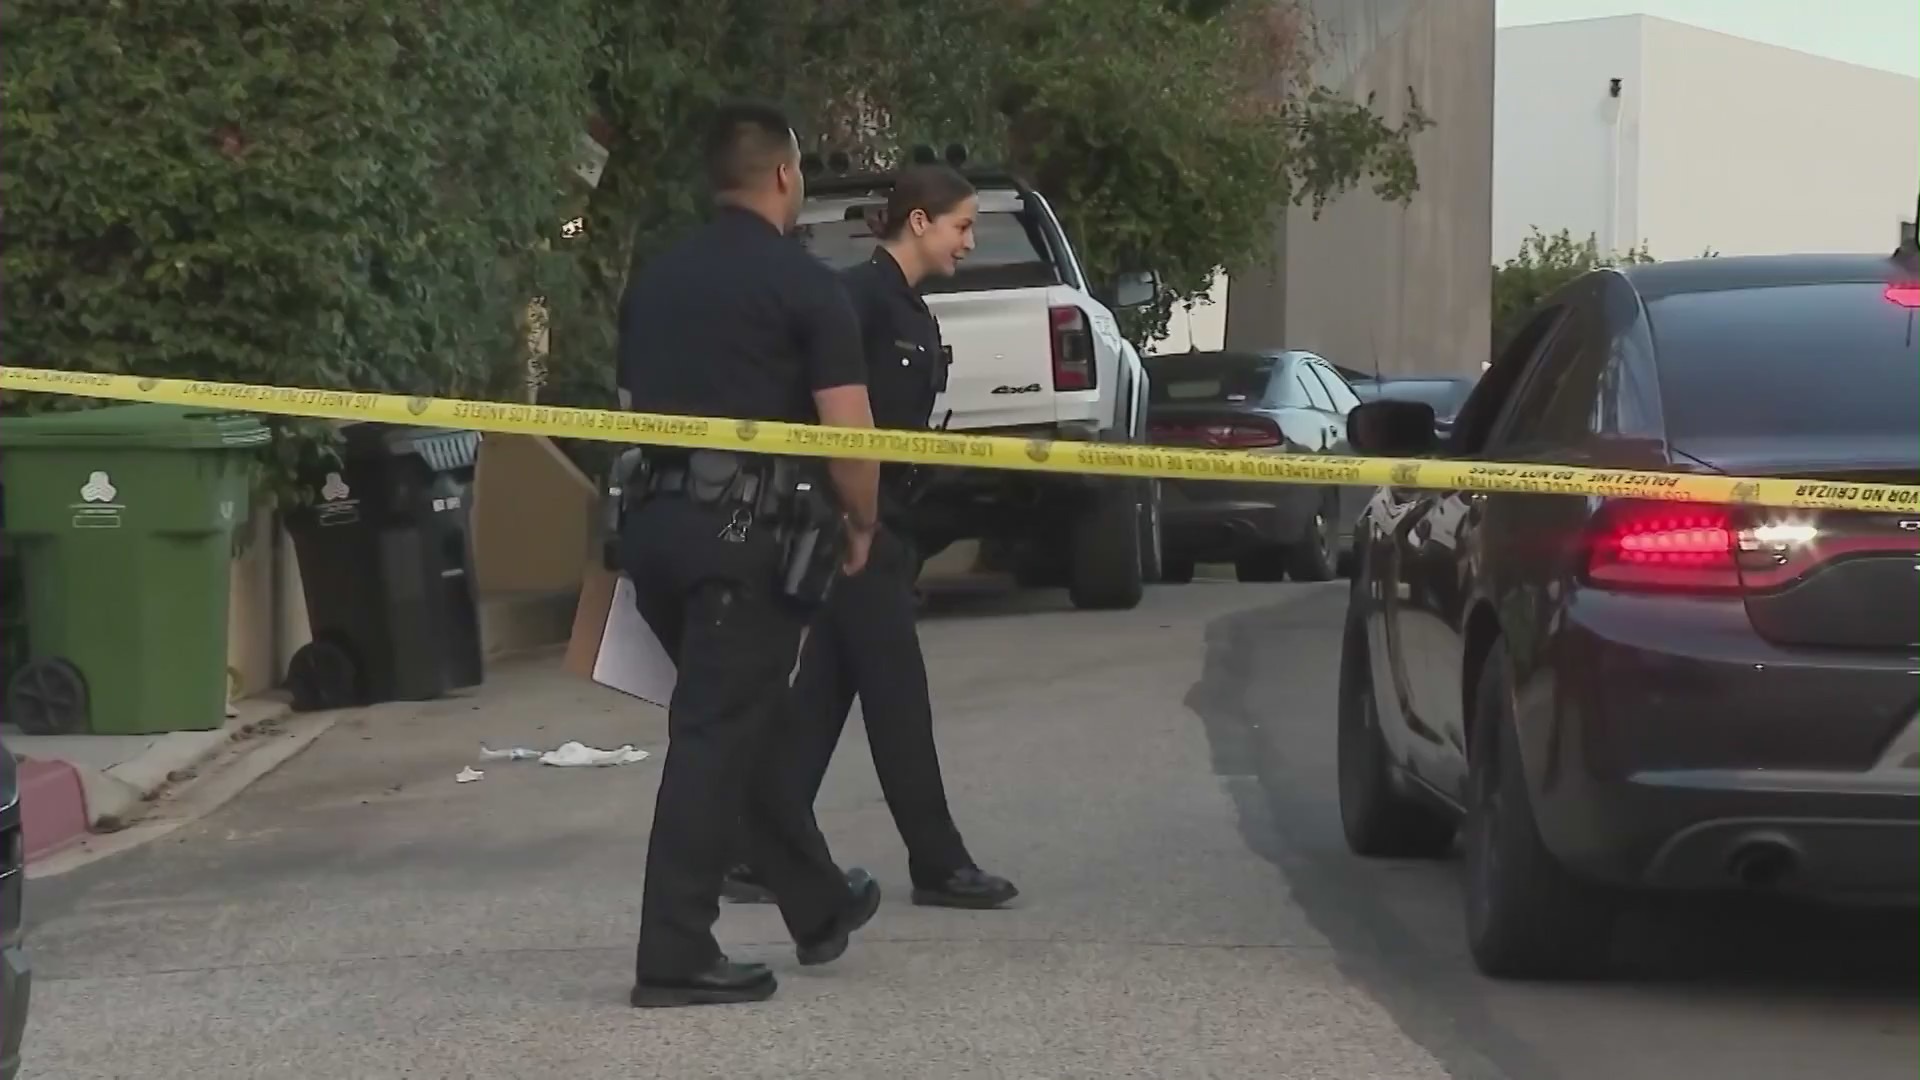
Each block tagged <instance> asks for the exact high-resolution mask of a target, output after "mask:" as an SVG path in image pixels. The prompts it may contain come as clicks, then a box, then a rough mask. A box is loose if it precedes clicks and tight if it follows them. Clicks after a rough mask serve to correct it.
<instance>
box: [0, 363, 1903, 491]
mask: <svg viewBox="0 0 1920 1080" xmlns="http://www.w3.org/2000/svg"><path fill="white" fill-rule="evenodd" d="M0 390H18V391H25V392H30V393H44V394H68V395H74V396H79V397H89V398H105V399H111V400H117V401H151V402H160V403H165V404H171V405H189V406H201V407H211V408H220V409H232V410H235V411H242V412H254V413H268V414H273V415H277V416H301V417H310V418H316V419H326V420H349V421H353V420H358V421H377V422H380V423H389V424H417V425H424V426H427V427H443V428H457V429H466V430H472V431H495V432H505V433H509V434H517V435H550V436H556V437H560V438H568V439H588V440H594V441H599V442H615V443H628V444H634V443H645V444H648V445H655V446H678V447H696V448H708V449H718V450H741V451H747V452H752V453H769V454H792V455H798V456H804V457H859V458H868V459H872V460H879V461H891V462H905V463H909V464H915V465H934V466H956V467H965V468H982V469H1017V470H1022V471H1026V472H1051V473H1091V474H1100V475H1106V476H1139V477H1159V478H1164V479H1170V480H1175V479H1177V480H1240V481H1257V482H1264V483H1276V484H1315V485H1352V486H1359V487H1380V486H1393V487H1403V488H1425V489H1429V490H1472V491H1524V492H1547V493H1555V494H1565V495H1603V496H1604V495H1611V496H1626V497H1632V498H1651V499H1669V500H1684V501H1697V502H1710V503H1744V504H1750V505H1755V506H1777V507H1796V508H1805V509H1838V510H1867V511H1880V512H1888V513H1892V512H1907V511H1913V510H1915V509H1917V508H1920V486H1914V485H1906V484H1854V483H1832V482H1826V481H1818V480H1795V479H1783V478H1779V477H1740V476H1707V475H1701V474H1698V473H1667V472H1641V471H1626V470H1619V469H1588V468H1578V467H1575V466H1571V465H1528V464H1520V463H1513V462H1491V461H1486V462H1483V461H1435V460H1431V459H1421V460H1417V461H1413V460H1402V459H1395V458H1361V457H1338V456H1331V455H1321V454H1289V453H1265V452H1260V451H1247V450H1190V449H1181V448H1172V447H1161V446H1130V445H1118V444H1113V443H1089V442H1055V441H1051V440H1046V439H1018V438H1010V437H1007V436H996V435H960V434H953V433H946V432H904V431H860V430H851V429H846V428H828V427H818V426H814V425H810V424H783V423H772V422H767V421H753V420H724V419H715V418H712V417H691V416H660V415H655V414H650V413H631V412H617V411H609V410H604V409H571V408H562V407H558V406H546V405H517V404H512V403H508V402H497V401H458V400H452V399H447V398H431V397H404V396H401V395H396V394H360V393H350V392H346V391H337V390H301V389H295V388H292V387H284V386H253V385H249V384H245V383H220V382H203V381H197V380H191V379H146V378H140V377H138V376H134V375H105V374H97V373H94V372H83V371H49V370H45V369H41V368H20V367H0Z"/></svg>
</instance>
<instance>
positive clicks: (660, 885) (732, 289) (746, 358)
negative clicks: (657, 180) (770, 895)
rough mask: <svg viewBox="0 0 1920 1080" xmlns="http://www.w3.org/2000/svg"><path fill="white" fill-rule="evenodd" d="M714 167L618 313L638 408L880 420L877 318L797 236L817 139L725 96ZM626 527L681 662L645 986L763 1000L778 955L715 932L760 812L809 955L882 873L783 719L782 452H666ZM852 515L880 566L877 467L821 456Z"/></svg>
mask: <svg viewBox="0 0 1920 1080" xmlns="http://www.w3.org/2000/svg"><path fill="white" fill-rule="evenodd" d="M706 168H707V174H708V179H709V181H710V183H711V185H712V188H713V194H714V197H715V201H716V202H717V203H718V209H717V212H716V214H715V216H714V218H713V220H712V221H711V222H709V223H708V224H707V225H705V226H703V227H701V228H698V229H696V230H694V231H693V232H692V233H690V234H689V235H687V236H686V237H684V238H682V239H681V240H680V241H679V242H678V243H677V244H675V245H674V246H673V247H672V248H670V249H669V250H668V251H666V252H665V253H664V254H662V255H660V256H659V257H658V258H656V259H654V260H652V261H651V262H650V263H648V264H647V265H646V266H645V267H644V269H642V270H641V272H640V273H639V274H638V276H637V277H636V279H635V280H634V281H633V282H632V284H631V285H630V287H629V289H628V292H627V297H626V300H625V306H626V311H625V312H623V318H622V319H621V326H622V335H621V336H622V340H621V342H620V386H621V390H622V399H623V401H624V402H625V403H626V404H627V406H628V407H629V408H632V409H635V410H638V411H641V412H652V413H670V414H676V415H688V416H722V417H732V418H738V419H741V420H777V421H796V422H806V423H815V422H818V423H825V424H829V425H833V426H836V427H848V428H862V427H871V426H872V424H873V419H872V412H871V407H870V405H869V403H868V400H867V391H866V386H865V383H866V370H865V365H864V364H863V363H862V361H861V351H860V337H859V327H858V324H857V323H856V322H855V319H854V315H853V312H852V310H851V308H850V307H849V305H848V302H847V299H846V294H845V291H844V290H843V289H842V288H841V286H840V284H839V282H838V281H837V280H836V279H835V277H834V275H833V274H832V273H831V272H830V271H828V270H827V269H826V268H824V267H823V266H821V265H820V264H819V263H817V262H816V261H815V260H813V259H812V258H811V257H810V256H808V254H807V253H806V252H805V251H803V250H802V249H801V248H800V247H799V246H798V245H796V244H794V243H792V242H791V241H789V240H788V239H786V238H785V236H784V234H785V233H787V232H788V231H789V230H791V229H792V227H793V224H794V221H795V218H796V216H797V215H798V213H799V207H800V202H801V199H802V197H803V186H802V183H803V182H802V180H801V177H800V151H799V146H798V143H797V141H796V140H795V137H794V133H793V129H792V127H791V126H790V125H789V124H788V122H787V120H786V118H785V117H784V116H783V115H782V114H781V113H780V111H779V110H777V109H774V108H772V107H770V106H764V105H758V104H753V103H736V104H732V105H728V106H726V107H724V108H722V109H721V110H720V112H719V114H718V116H717V117H716V119H715V121H714V124H713V127H712V129H711V131H710V133H709V135H708V139H707V146H706ZM647 461H648V466H647V468H646V471H645V475H644V476H642V477H639V478H638V479H637V485H636V486H637V487H638V489H639V492H638V499H637V501H636V504H635V505H634V506H633V508H632V510H631V511H630V512H629V514H628V515H627V519H626V521H625V522H624V523H623V526H622V530H621V534H622V536H621V545H622V561H623V563H624V564H625V569H626V571H627V573H628V575H629V576H630V577H631V578H632V580H633V583H634V588H635V593H636V595H637V597H638V601H639V607H640V613H641V615H642V616H643V617H644V618H645V619H646V621H647V623H648V625H649V626H650V627H651V628H652V630H653V632H654V633H655V634H656V635H657V636H658V637H659V639H660V641H661V643H662V644H663V645H664V646H665V647H666V649H667V652H668V654H669V655H670V656H671V657H672V658H673V660H674V662H675V664H676V666H677V669H678V681H677V683H676V685H675V687H674V692H673V700H672V705H671V708H670V709H669V710H668V718H667V724H668V735H669V739H670V744H669V746H668V750H667V756H666V762H665V765H664V767H663V771H662V773H661V778H660V793H659V798H658V801H657V803H656V804H655V807H654V821H653V835H652V839H651V840H650V842H649V844H648V848H647V875H646V886H645V894H644V898H643V900H642V905H641V918H640V944H639V949H638V952H637V955H636V963H635V968H636V975H637V979H636V984H635V987H634V991H633V997H632V1000H633V1004H634V1005H636V1006H640V1007H654V1006H673V1005H693V1004H718V1003H727V1002H740V1001H759V1000H764V999H765V998H766V997H768V996H769V995H771V994H772V993H773V992H774V990H775V982H774V978H773V975H772V973H771V972H770V971H768V970H767V968H766V967H765V966H763V965H759V964H737V963H732V962H730V961H729V960H728V959H727V958H726V957H725V956H724V955H723V954H722V953H721V951H720V948H719V945H718V944H717V943H716V942H715V941H714V938H713V930H712V928H713V922H714V919H715V918H716V917H717V915H718V905H719V892H720V882H721V877H722V875H723V873H724V872H725V869H726V863H727V853H728V851H729V849H730V848H731V847H732V842H733V841H734V839H735V837H734V830H735V823H736V822H737V821H741V820H744V822H745V825H746V829H745V831H746V833H747V837H746V839H747V843H748V849H749V851H750V852H751V853H752V858H753V860H754V864H755V865H756V866H759V867H761V868H762V870H763V872H764V873H765V874H766V875H767V877H768V879H769V881H771V882H772V883H773V884H774V885H775V887H776V888H777V889H778V890H779V894H780V907H781V915H782V916H783V917H784V919H785V921H786V924H787V929H788V931H789V932H790V933H791V934H792V935H793V939H794V941H795V943H796V945H797V948H798V953H799V958H800V962H801V963H803V964H816V963H825V962H827V961H830V960H833V959H835V958H837V957H838V956H839V955H840V954H841V953H843V952H844V951H846V947H847V939H848V935H849V934H850V933H851V932H852V931H854V930H856V929H858V928H859V927H860V926H862V925H864V924H865V923H866V922H867V920H869V919H871V918H872V917H873V913H874V910H875V909H876V908H877V907H878V906H879V903H880V890H879V886H878V885H877V884H875V883H874V881H873V879H872V878H871V877H870V876H868V875H867V874H866V873H865V871H861V870H851V871H848V872H847V873H845V874H844V875H843V874H842V873H841V871H840V870H839V868H837V867H836V866H835V865H834V863H833V860H832V857H831V855H830V854H829V853H828V851H827V846H826V842H825V840H824V839H822V837H821V836H820V831H819V828H818V826H817V825H816V824H815V823H814V819H813V813H812V807H811V802H810V798H809V792H808V790H807V783H806V780H805V778H804V777H801V776H798V775H796V774H795V773H794V770H792V769H791V768H790V767H789V765H788V763H790V762H791V761H793V760H794V759H795V748H794V747H793V746H792V745H787V743H790V741H791V740H790V738H789V737H790V736H792V735H793V734H794V733H793V732H791V731H790V730H783V729H782V728H778V727H775V726H774V721H775V719H776V713H777V712H778V710H779V708H780V706H781V702H782V699H783V697H784V696H785V694H786V692H787V689H788V681H789V676H790V673H791V672H792V670H793V667H794V664H795V660H796V654H797V652H798V650H799V646H800V641H801V638H802V633H803V629H804V627H805V622H806V615H805V613H804V612H801V611H799V610H796V609H795V608H794V607H792V606H790V605H788V604H786V603H785V602H784V601H783V599H782V598H781V597H780V596H779V595H778V593H777V589H776V576H777V574H778V572H779V570H780V567H781V563H782V551H781V546H780V544H779V542H778V533H779V530H780V526H781V523H780V522H779V521H769V520H765V519H764V514H765V511H764V506H765V504H764V502H761V501H756V498H755V496H754V495H753V494H751V493H754V492H762V493H764V492H765V491H766V490H767V489H768V488H769V486H770V485H771V484H772V483H773V480H772V477H773V475H774V469H775V467H776V462H775V459H773V458H770V457H763V456H748V455H733V454H724V453H719V452H714V451H696V452H692V453H688V452H660V451H649V452H648V456H647ZM824 471H825V473H826V474H827V475H828V476H829V477H830V478H831V481H832V486H833V489H834V491H835V492H836V493H837V495H838V501H839V505H840V508H841V510H842V511H843V512H844V514H845V518H846V535H847V545H846V555H845V561H844V564H843V572H844V573H845V574H847V575H848V576H849V577H850V578H851V577H854V576H857V575H858V574H859V573H860V572H861V571H862V570H863V569H864V568H865V564H866V560H867V554H868V551H869V550H870V548H871V544H872V539H873V535H874V531H875V529H876V528H877V523H878V513H877V483H878V476H879V470H878V466H877V465H876V464H874V463H872V462H863V461H852V460H835V461H833V462H831V463H830V464H829V465H827V466H826V467H825V470H824Z"/></svg>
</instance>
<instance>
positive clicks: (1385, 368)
mask: <svg viewBox="0 0 1920 1080" xmlns="http://www.w3.org/2000/svg"><path fill="white" fill-rule="evenodd" d="M1310 7H1311V8H1312V11H1313V14H1314V17H1315V22H1316V27H1317V29H1318V31H1319V34H1320V40H1321V44H1322V47H1323V49H1325V59H1324V61H1323V66H1322V68H1321V69H1320V70H1319V71H1318V72H1316V74H1317V75H1318V76H1319V77H1320V80H1321V81H1322V82H1323V83H1326V84H1327V85H1331V86H1336V87H1339V88H1340V89H1342V90H1343V91H1345V92H1346V93H1347V94H1349V95H1350V96H1352V97H1355V98H1365V97H1366V96H1367V95H1368V94H1370V93H1371V94H1374V95H1375V102H1374V105H1375V108H1377V109H1379V110H1380V111H1381V112H1382V113H1383V114H1384V115H1385V116H1386V117H1387V119H1388V120H1389V122H1397V121H1398V120H1399V119H1400V116H1401V115H1402V112H1403V110H1404V109H1405V107H1406V104H1407V90H1408V87H1412V89H1413V91H1414V94H1415V95H1416V96H1417V98H1418V100H1419V102H1420V105H1421V107H1422V108H1423V109H1424V110H1425V111H1426V112H1427V114H1428V115H1429V116H1431V117H1432V118H1433V120H1434V122H1435V126H1434V127H1433V128H1432V129H1430V130H1428V131H1427V132H1425V133H1424V134H1422V135H1420V136H1419V137H1418V138H1417V139H1416V142H1415V154H1416V161H1417V162H1418V165H1419V169H1420V191H1419V192H1418V193H1417V194H1416V195H1415V196H1414V200H1413V202H1412V204H1411V205H1409V206H1404V207H1403V206H1400V205H1397V204H1388V203H1384V202H1382V201H1381V200H1379V199H1378V198H1375V197H1374V196H1373V194H1372V193H1371V191H1370V190H1367V189H1365V188H1362V189H1360V190H1356V191H1354V192H1351V193H1349V194H1348V195H1347V196H1346V197H1344V198H1342V199H1339V200H1337V201H1335V202H1334V203H1331V204H1329V205H1328V206H1327V207H1326V209H1325V210H1324V212H1323V213H1322V214H1321V216H1320V217H1319V218H1317V219H1316V218H1315V217H1314V216H1313V214H1312V211H1311V210H1310V209H1307V208H1294V209H1290V210H1288V211H1287V212H1286V213H1285V214H1284V218H1283V220H1282V221H1281V222H1280V224H1279V225H1278V227H1277V228H1276V229H1275V236H1274V253H1275V259H1274V262H1273V264H1272V265H1271V266H1268V267H1247V268H1240V270H1239V271H1238V272H1237V273H1236V274H1235V275H1234V277H1233V280H1232V282H1231V283H1230V285H1229V288H1228V295H1227V305H1226V307H1227V310H1226V332H1225V339H1226V344H1227V346H1228V347H1230V348H1247V349H1259V348H1299V349H1312V350H1314V351H1316V352H1319V353H1321V354H1322V355H1324V356H1326V357H1327V358H1328V359H1330V360H1333V361H1334V362H1335V363H1338V364H1341V365H1344V366H1348V367H1354V368H1360V369H1364V370H1377V371H1380V372H1382V373H1386V374H1394V373H1411V372H1461V373H1477V372H1478V371H1479V370H1480V364H1481V362H1482V361H1483V360H1485V359H1486V357H1487V355H1488V351H1489V348H1490V345H1489V341H1488V338H1489V327H1488V323H1489V318H1490V315H1489V298H1488V268H1489V266H1490V265H1491V251H1490V244H1489V237H1490V235H1491V213H1492V156H1493V74H1494V70H1493V40H1494V28H1493V0H1311V3H1310Z"/></svg>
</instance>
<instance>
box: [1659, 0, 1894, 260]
mask: <svg viewBox="0 0 1920 1080" xmlns="http://www.w3.org/2000/svg"><path fill="white" fill-rule="evenodd" d="M1641 21H1642V23H1643V24H1644V26H1645V29H1644V31H1643V36H1642V41H1643V43H1644V48H1645V50H1646V54H1645V55H1646V60H1645V65H1644V67H1645V70H1646V79H1647V87H1646V93H1647V105H1646V109H1645V122H1644V124H1643V127H1642V130H1641V138H1642V146H1641V162H1642V166H1641V172H1640V178H1639V179H1640V185H1641V192H1640V198H1641V204H1642V206H1643V207H1644V208H1645V209H1644V213H1645V218H1644V221H1643V228H1644V229H1645V232H1646V237H1647V239H1648V240H1649V241H1650V242H1653V243H1654V245H1655V246H1654V248H1653V251H1654V254H1656V255H1660V256H1662V257H1665V258H1683V257H1687V256H1691V255H1697V254H1699V253H1700V251H1701V250H1702V249H1704V248H1706V247H1709V246H1711V247H1713V248H1714V249H1716V250H1718V251H1720V252H1721V253H1722V254H1726V255H1759V254H1769V253H1774V252H1786V251H1860V252H1871V251H1888V250H1891V249H1892V248H1893V246H1894V244H1895V242H1896V240H1897V239H1898V231H1899V223H1900V222H1901V221H1904V220H1905V219H1906V218H1907V217H1909V216H1910V215H1911V214H1912V213H1913V205H1914V193H1915V187H1916V184H1920V80H1915V79H1911V78H1908V77H1907V76H1904V75H1897V74H1894V73H1892V72H1885V71H1876V70H1874V69H1872V68H1864V67H1859V66H1857V65H1853V64H1846V63H1841V62H1840V61H1837V60H1829V59H1826V58H1825V57H1819V56H1811V55H1808V54H1806V53H1801V52H1795V51H1793V50H1791V49H1782V48H1778V47H1776V46H1773V45H1763V44H1760V43H1759V42H1754V41H1747V40H1745V39H1742V38H1737V37H1732V36H1729V35H1726V34H1720V33H1715V32H1713V31H1711V30H1701V29H1699V28H1697V27H1692V26H1685V25H1682V24H1679V23H1674V22H1668V21H1666V20H1664V19H1643V20H1641Z"/></svg>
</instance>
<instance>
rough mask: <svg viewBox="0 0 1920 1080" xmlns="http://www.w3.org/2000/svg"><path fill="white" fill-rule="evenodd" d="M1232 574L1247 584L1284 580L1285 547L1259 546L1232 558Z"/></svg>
mask: <svg viewBox="0 0 1920 1080" xmlns="http://www.w3.org/2000/svg"><path fill="white" fill-rule="evenodd" d="M1233 576H1234V577H1236V578H1239V579H1240V580H1241V581H1244V582H1247V583H1249V584H1256V583H1266V582H1273V581H1285V580H1286V579H1287V549H1286V548H1260V549H1259V550H1257V551H1249V552H1247V553H1246V554H1245V555H1242V556H1240V557H1239V558H1237V559H1235V560H1233Z"/></svg>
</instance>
